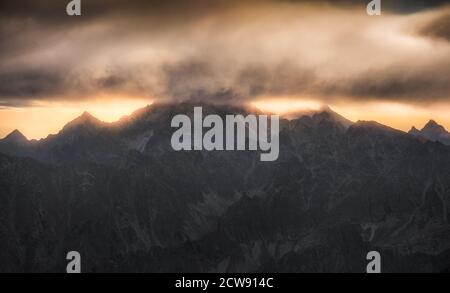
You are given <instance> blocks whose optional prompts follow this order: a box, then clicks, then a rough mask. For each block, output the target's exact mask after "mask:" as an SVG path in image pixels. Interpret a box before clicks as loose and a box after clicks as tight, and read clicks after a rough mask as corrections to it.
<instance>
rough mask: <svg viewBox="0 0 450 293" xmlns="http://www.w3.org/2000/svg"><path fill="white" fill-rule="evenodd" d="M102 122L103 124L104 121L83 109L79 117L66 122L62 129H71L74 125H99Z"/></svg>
mask: <svg viewBox="0 0 450 293" xmlns="http://www.w3.org/2000/svg"><path fill="white" fill-rule="evenodd" d="M103 124H104V122H102V121H100V120H99V119H97V118H95V117H94V116H92V115H91V114H90V113H89V112H87V111H84V112H83V113H82V114H81V115H80V116H79V117H77V118H75V119H74V120H72V121H70V122H69V123H67V124H66V125H65V126H64V128H63V131H66V130H68V129H72V128H75V127H80V126H87V127H99V126H102V125H103Z"/></svg>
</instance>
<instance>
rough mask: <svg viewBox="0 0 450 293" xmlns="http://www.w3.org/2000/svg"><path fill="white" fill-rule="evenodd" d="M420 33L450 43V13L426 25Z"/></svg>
mask: <svg viewBox="0 0 450 293" xmlns="http://www.w3.org/2000/svg"><path fill="white" fill-rule="evenodd" d="M420 33H421V34H423V35H425V36H430V37H433V38H438V39H443V40H447V41H450V12H449V13H447V14H444V15H442V16H440V17H438V18H436V19H434V20H432V21H431V22H430V23H428V24H426V25H425V26H424V27H423V28H422V29H421V30H420Z"/></svg>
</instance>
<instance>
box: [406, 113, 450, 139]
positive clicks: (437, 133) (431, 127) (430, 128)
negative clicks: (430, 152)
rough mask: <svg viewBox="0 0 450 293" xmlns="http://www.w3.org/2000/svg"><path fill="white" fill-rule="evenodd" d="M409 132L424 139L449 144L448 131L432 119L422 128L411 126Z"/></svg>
mask: <svg viewBox="0 0 450 293" xmlns="http://www.w3.org/2000/svg"><path fill="white" fill-rule="evenodd" d="M409 134H412V135H414V136H418V137H421V138H423V139H426V140H430V141H439V142H441V143H443V144H446V145H450V133H449V132H448V131H447V130H446V129H445V128H444V127H443V126H442V125H440V124H438V123H437V122H436V121H434V120H433V119H431V120H430V121H428V123H427V124H426V125H425V126H424V127H423V128H422V130H417V128H415V127H413V128H411V130H410V131H409Z"/></svg>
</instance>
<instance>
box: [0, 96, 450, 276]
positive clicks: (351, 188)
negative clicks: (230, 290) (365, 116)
mask: <svg viewBox="0 0 450 293" xmlns="http://www.w3.org/2000/svg"><path fill="white" fill-rule="evenodd" d="M196 106H199V105H196ZM193 107H194V105H193V104H192V103H187V102H185V103H179V104H171V103H167V104H155V105H151V106H148V107H145V108H142V109H139V110H137V111H136V112H135V113H133V114H132V115H130V116H127V117H124V118H122V119H121V120H119V121H118V122H114V123H104V122H101V121H99V120H97V119H96V118H95V117H93V116H91V115H90V114H89V113H84V114H83V115H82V116H80V117H79V118H77V119H75V120H74V121H72V122H70V123H68V124H67V125H66V126H65V127H64V128H63V129H62V130H61V131H60V132H59V133H58V134H56V135H50V136H49V137H47V138H46V139H42V140H40V141H33V142H31V141H28V140H26V138H24V137H22V135H20V134H19V133H18V132H14V133H13V134H11V135H10V136H8V137H6V138H5V139H3V140H0V153H1V154H0V227H1V229H0V235H1V236H0V239H2V241H0V262H1V263H2V266H0V270H1V271H5V272H6V271H8V272H10V271H26V272H63V271H65V266H66V260H65V255H66V253H67V252H68V251H70V250H76V251H79V252H80V253H81V256H82V270H83V272H100V271H106V272H365V268H366V265H367V260H366V254H367V252H369V251H371V250H376V251H379V252H380V253H381V256H382V271H383V272H441V271H446V270H447V271H448V270H449V269H450V222H449V217H450V211H449V210H448V207H449V205H450V147H448V146H445V145H444V144H442V143H438V142H434V139H428V138H427V139H418V138H417V136H416V135H415V134H414V135H411V134H408V133H404V132H401V131H398V130H395V129H392V128H389V127H387V126H384V125H381V124H378V123H376V122H370V121H358V122H355V123H353V122H351V121H348V120H347V119H345V118H344V117H342V116H340V115H338V114H337V113H334V112H332V111H331V109H324V110H323V111H319V112H317V113H310V114H308V115H300V116H298V117H296V118H294V119H290V120H287V119H282V120H280V154H279V158H278V160H276V161H274V162H261V161H260V160H259V154H258V153H257V152H254V151H224V152H221V151H212V152H208V151H179V152H176V151H174V150H173V149H172V148H171V145H170V138H171V135H172V133H173V131H174V129H173V128H171V127H170V121H171V119H172V117H173V116H174V115H176V114H186V115H188V116H192V115H193ZM202 107H203V113H204V115H207V114H209V113H211V114H213V113H214V114H218V115H220V116H224V115H226V114H234V115H235V114H244V115H245V114H248V113H254V112H255V111H256V110H255V109H249V108H243V107H240V106H233V105H210V104H204V105H202ZM424 129H425V128H424ZM430 129H431V130H433V129H437V128H436V127H434V126H433V125H430V126H429V127H426V133H429V132H430ZM423 131H424V130H422V131H421V132H423ZM433 133H434V132H433ZM19 145H20V147H18V146H19ZM15 146H16V147H15Z"/></svg>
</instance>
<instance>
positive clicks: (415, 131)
mask: <svg viewBox="0 0 450 293" xmlns="http://www.w3.org/2000/svg"><path fill="white" fill-rule="evenodd" d="M408 133H410V134H419V133H420V131H419V129H417V128H416V127H415V126H413V127H411V129H410V130H409V131H408Z"/></svg>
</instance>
